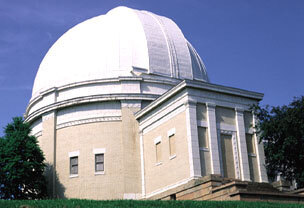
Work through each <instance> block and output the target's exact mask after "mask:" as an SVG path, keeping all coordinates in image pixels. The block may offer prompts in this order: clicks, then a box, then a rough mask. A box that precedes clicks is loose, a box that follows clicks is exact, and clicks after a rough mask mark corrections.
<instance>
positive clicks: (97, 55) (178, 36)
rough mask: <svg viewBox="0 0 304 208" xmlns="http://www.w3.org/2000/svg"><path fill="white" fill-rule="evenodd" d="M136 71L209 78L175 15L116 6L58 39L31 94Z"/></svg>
mask: <svg viewBox="0 0 304 208" xmlns="http://www.w3.org/2000/svg"><path fill="white" fill-rule="evenodd" d="M136 71H140V72H141V73H145V74H154V75H161V76H165V77H172V78H178V79H198V80H202V81H208V77H207V72H206V70H205V66H204V64H203V62H202V60H201V58H200V57H199V55H198V54H197V52H196V51H195V49H194V48H193V47H192V46H191V44H190V43H189V42H188V41H187V40H186V39H185V37H184V35H183V33H182V32H181V30H180V29H179V27H178V26H177V25H176V24H175V23H174V22H173V21H172V20H171V19H168V18H166V17H162V16H158V15H156V14H153V13H151V12H148V11H139V10H135V9H130V8H127V7H117V8H114V9H112V10H110V11H109V12H108V13H107V14H106V15H100V16H97V17H94V18H91V19H89V20H86V21H84V22H82V23H80V24H78V25H76V26H75V27H73V28H72V29H70V30H69V31H67V32H66V33H65V34H64V35H62V36H61V37H60V38H59V40H58V41H57V42H56V43H55V44H54V45H53V46H52V47H51V48H50V50H49V51H48V53H47V54H46V56H45V57H44V59H43V61H42V63H41V64H40V67H39V70H38V72H37V75H36V78H35V82H34V86H33V91H32V98H33V97H36V96H37V95H39V93H40V92H42V91H44V90H47V89H50V88H53V87H60V86H64V85H67V84H72V83H77V82H83V81H90V80H97V79H105V78H117V77H120V76H134V72H135V73H136Z"/></svg>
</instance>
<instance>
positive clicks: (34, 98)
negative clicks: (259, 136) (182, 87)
mask: <svg viewBox="0 0 304 208" xmlns="http://www.w3.org/2000/svg"><path fill="white" fill-rule="evenodd" d="M124 81H135V82H136V81H138V82H145V83H158V84H166V85H171V86H175V85H176V84H177V83H178V82H179V81H180V80H178V79H174V78H168V77H162V76H157V77H153V76H147V77H139V76H137V77H132V76H126V77H124V76H121V77H117V78H107V79H96V80H89V81H82V82H76V83H71V84H67V85H63V86H60V87H52V88H49V89H47V90H44V91H41V92H40V93H39V94H38V95H33V96H32V99H31V100H30V101H29V104H28V106H27V109H26V112H25V113H24V117H25V118H27V117H28V116H29V112H30V109H31V108H32V107H33V106H35V105H36V104H38V103H39V102H41V101H42V99H43V98H44V97H45V96H46V95H48V94H50V93H60V92H61V91H63V90H69V89H74V88H77V87H80V88H81V87H85V86H88V85H96V84H105V83H109V84H110V83H122V82H124ZM111 95H113V94H110V95H109V96H111ZM97 96H98V95H97ZM125 96H127V95H126V94H125ZM75 99H77V98H75ZM43 107H46V106H43ZM43 107H42V108H43ZM33 113H35V112H33ZM33 113H31V114H33Z"/></svg>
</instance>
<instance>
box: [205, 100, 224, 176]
mask: <svg viewBox="0 0 304 208" xmlns="http://www.w3.org/2000/svg"><path fill="white" fill-rule="evenodd" d="M206 106H207V122H208V135H209V144H210V162H211V173H212V174H221V168H220V159H219V145H218V138H217V130H216V116H215V104H213V103H206Z"/></svg>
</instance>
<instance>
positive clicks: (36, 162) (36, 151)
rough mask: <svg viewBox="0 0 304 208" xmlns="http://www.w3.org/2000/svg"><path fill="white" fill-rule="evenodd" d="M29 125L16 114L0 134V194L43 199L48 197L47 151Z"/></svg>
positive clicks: (6, 196)
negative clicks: (33, 134) (46, 175)
mask: <svg viewBox="0 0 304 208" xmlns="http://www.w3.org/2000/svg"><path fill="white" fill-rule="evenodd" d="M30 132H31V129H30V126H29V124H28V123H26V122H24V120H23V119H22V118H21V117H16V118H13V122H12V123H9V124H8V125H7V126H6V128H5V130H4V133H5V135H4V137H3V138H0V198H2V199H41V198H44V197H46V180H45V178H44V176H43V172H44V168H45V164H44V155H43V153H42V151H41V150H40V148H39V146H38V142H37V139H36V138H35V137H34V136H30Z"/></svg>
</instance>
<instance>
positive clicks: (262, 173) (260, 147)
mask: <svg viewBox="0 0 304 208" xmlns="http://www.w3.org/2000/svg"><path fill="white" fill-rule="evenodd" d="M252 115H253V125H254V127H255V126H256V122H258V119H257V117H256V116H255V114H254V113H252ZM254 129H255V128H254ZM253 136H254V141H255V146H256V151H257V162H258V169H259V179H260V182H266V183H268V176H267V172H266V164H265V153H264V144H263V142H261V143H260V142H259V138H258V135H257V133H256V131H255V132H254V135H253Z"/></svg>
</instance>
